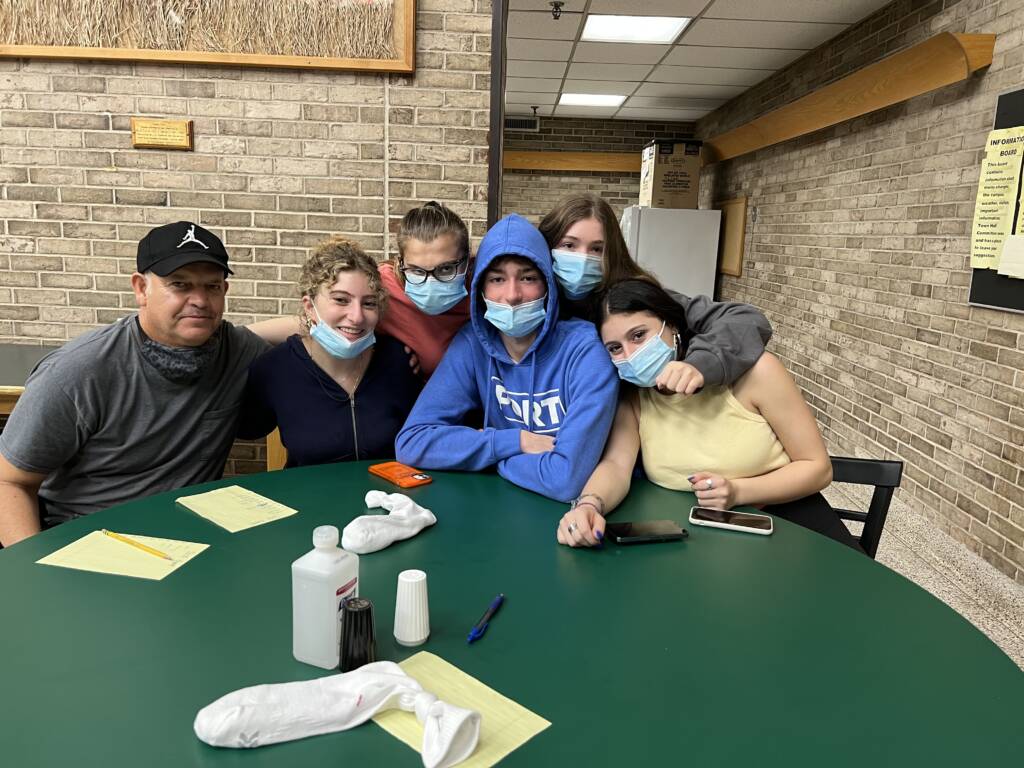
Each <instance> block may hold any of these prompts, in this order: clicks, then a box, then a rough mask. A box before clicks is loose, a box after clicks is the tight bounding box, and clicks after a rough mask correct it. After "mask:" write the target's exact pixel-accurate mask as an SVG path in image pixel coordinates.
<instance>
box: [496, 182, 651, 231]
mask: <svg viewBox="0 0 1024 768" xmlns="http://www.w3.org/2000/svg"><path fill="white" fill-rule="evenodd" d="M501 183H502V189H501V208H502V213H503V214H504V213H518V214H520V215H522V216H525V217H526V218H528V219H529V220H530V221H532V222H533V223H534V224H539V223H540V220H541V219H542V218H544V216H545V215H546V214H547V213H548V212H549V211H550V210H551V209H552V208H554V207H555V204H556V203H558V201H559V200H561V199H562V198H563V197H565V196H566V195H568V194H570V193H572V192H596V193H597V194H599V195H601V197H603V198H604V199H605V200H607V201H608V203H609V204H610V205H611V206H612V208H613V209H614V210H615V214H616V215H620V214H621V213H622V209H623V208H625V207H626V206H627V205H636V201H637V200H638V199H639V197H640V174H639V173H613V174H607V173H591V172H586V171H580V172H578V173H568V172H565V171H560V172H557V173H555V172H552V171H505V173H504V174H503V176H502V182H501Z"/></svg>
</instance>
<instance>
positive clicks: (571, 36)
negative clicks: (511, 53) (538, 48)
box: [508, 11, 583, 40]
mask: <svg viewBox="0 0 1024 768" xmlns="http://www.w3.org/2000/svg"><path fill="white" fill-rule="evenodd" d="M582 21H583V14H582V13H562V18H560V19H558V20H557V21H555V20H554V19H553V18H551V14H550V13H532V12H529V11H512V12H511V13H509V15H508V36H509V37H531V38H538V39H541V40H575V39H576V33H577V32H578V31H579V28H580V23H581V22H582Z"/></svg>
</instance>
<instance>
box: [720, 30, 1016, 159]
mask: <svg viewBox="0 0 1024 768" xmlns="http://www.w3.org/2000/svg"><path fill="white" fill-rule="evenodd" d="M995 41H996V36H995V35H961V34H954V33H951V32H943V33H941V34H939V35H935V36H934V37H931V38H929V39H928V40H925V41H924V42H923V43H919V44H918V45H915V46H913V47H912V48H908V49H907V50H905V51H901V52H900V53H896V54H893V55H892V56H889V57H888V58H886V59H883V60H882V61H879V62H876V63H875V64H871V65H869V66H867V67H864V68H863V69H860V70H858V71H856V72H854V73H853V74H851V75H848V76H846V77H844V78H842V79H841V80H837V81H835V82H833V83H829V84H828V85H826V86H824V87H822V88H819V89H818V90H816V91H814V92H813V93H810V94H808V95H807V96H804V97H802V98H800V99H797V100H796V101H794V102H792V103H791V104H787V105H785V106H784V107H779V108H778V109H776V110H773V111H771V112H769V113H767V114H765V115H762V116H761V117H758V118H755V119H754V120H752V121H750V122H749V123H747V124H746V125H741V126H739V127H737V128H733V129H732V130H730V131H726V132H725V133H722V134H720V135H718V136H715V137H713V138H710V139H705V141H704V147H705V150H707V160H708V162H717V161H719V160H728V159H730V158H733V157H738V156H740V155H745V154H747V153H748V152H753V151H755V150H758V149H763V148H764V147H769V146H771V145H773V144H778V143H780V142H783V141H789V140H790V139H795V138H797V137H798V136H804V135H806V134H808V133H812V132H814V131H818V130H821V129H822V128H828V127H829V126H833V125H837V124H838V123H842V122H844V121H846V120H850V119H852V118H855V117H860V116H861V115H866V114H867V113H869V112H874V111H875V110H878V109H882V108H883V107H888V106H891V105H893V104H898V103H899V102H901V101H906V100H907V99H911V98H913V97H915V96H920V95H921V94H923V93H928V92H929V91H933V90H935V89H936V88H942V87H943V86H946V85H951V84H952V83H957V82H960V81H961V80H966V79H967V78H968V77H970V76H971V73H973V72H975V71H977V70H978V69H981V68H982V67H986V66H988V65H989V64H991V63H992V50H993V48H994V47H995Z"/></svg>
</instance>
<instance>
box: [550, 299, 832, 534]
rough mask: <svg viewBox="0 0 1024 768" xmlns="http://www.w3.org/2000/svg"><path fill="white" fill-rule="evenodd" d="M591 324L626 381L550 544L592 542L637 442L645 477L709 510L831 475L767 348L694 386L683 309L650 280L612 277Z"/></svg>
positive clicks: (785, 496)
mask: <svg viewBox="0 0 1024 768" xmlns="http://www.w3.org/2000/svg"><path fill="white" fill-rule="evenodd" d="M598 329H599V331H600V333H601V339H602V341H603V342H604V345H605V347H606V349H607V350H608V353H609V355H611V358H612V362H613V363H615V366H616V368H617V369H618V371H619V376H620V377H621V378H622V379H623V381H627V382H629V383H631V384H633V385H634V387H635V388H623V395H622V397H621V398H620V402H619V407H618V412H617V413H616V416H615V423H614V425H613V426H612V432H611V435H610V436H609V438H608V443H607V445H606V446H605V451H604V455H603V456H602V458H601V462H600V463H599V464H598V466H597V468H596V469H595V470H594V473H593V474H592V475H591V477H590V479H589V480H588V481H587V484H586V486H585V487H584V489H583V493H582V494H581V495H580V496H579V497H578V499H577V501H576V502H575V503H574V506H573V508H572V509H570V510H569V512H567V513H566V514H565V516H564V517H563V518H562V520H561V522H560V523H559V527H558V533H557V538H558V541H559V542H561V543H563V544H569V545H570V546H592V545H594V544H596V543H598V541H599V538H598V536H597V535H596V534H597V533H599V532H602V531H603V530H604V516H605V515H606V514H607V513H609V512H610V511H611V510H613V509H614V508H615V507H616V506H617V505H618V504H619V503H620V502H621V501H622V499H623V498H625V496H626V494H627V493H628V492H629V485H630V478H631V475H632V471H633V466H634V464H635V463H636V458H637V454H638V452H641V451H642V454H643V462H644V470H645V471H646V473H647V476H648V477H649V478H650V480H651V481H652V482H654V483H657V484H658V485H662V486H664V487H666V488H672V489H676V490H685V491H693V492H694V493H695V494H696V495H697V499H698V503H700V504H701V505H702V506H706V507H715V508H718V509H731V508H732V507H735V506H740V505H753V506H765V505H777V504H783V503H785V502H792V501H796V500H800V499H804V498H805V497H809V496H811V495H812V494H816V492H817V491H820V490H821V489H822V488H824V487H825V486H826V485H828V484H829V482H831V480H832V466H831V462H830V460H829V457H828V452H827V451H826V449H825V443H824V440H822V437H821V433H820V431H819V430H818V425H817V423H816V422H815V420H814V415H813V414H812V413H811V410H810V408H809V407H808V406H807V403H806V402H805V401H804V399H803V396H802V395H801V393H800V390H799V388H798V387H797V385H796V382H795V381H793V378H792V377H791V376H790V375H789V373H788V372H787V371H786V369H785V368H784V367H783V366H782V364H781V363H780V362H779V360H778V359H777V358H776V357H775V356H774V355H771V354H769V353H767V352H766V353H764V354H763V355H762V356H761V358H760V359H759V360H758V362H757V363H755V364H754V366H753V367H752V368H751V369H750V370H749V371H748V372H747V373H746V374H744V375H743V376H742V377H741V378H740V379H739V380H737V381H736V383H735V384H733V385H732V387H708V388H707V389H704V390H701V387H702V385H703V383H704V381H703V377H702V376H701V374H700V373H699V372H698V371H697V370H696V369H695V368H693V367H692V366H690V365H687V364H686V363H683V362H679V361H680V360H681V359H682V357H683V356H684V354H685V350H686V342H687V339H688V337H689V331H688V329H687V326H686V317H685V315H684V314H683V313H682V310H681V308H680V307H679V305H678V304H676V303H675V302H674V301H673V300H672V297H671V296H669V295H668V294H667V293H666V292H665V291H664V289H662V288H661V287H660V286H658V285H657V284H656V283H653V282H651V281H648V280H625V281H622V282H619V283H616V284H615V285H613V286H611V287H610V288H609V289H608V291H607V292H606V294H605V295H604V297H603V299H602V301H601V319H600V323H599V328H598ZM822 504H824V501H823V500H822ZM824 506H825V507H826V509H827V504H824ZM828 512H831V510H828ZM831 514H832V515H833V516H834V514H835V513H834V512H831ZM836 519H837V520H838V518H836Z"/></svg>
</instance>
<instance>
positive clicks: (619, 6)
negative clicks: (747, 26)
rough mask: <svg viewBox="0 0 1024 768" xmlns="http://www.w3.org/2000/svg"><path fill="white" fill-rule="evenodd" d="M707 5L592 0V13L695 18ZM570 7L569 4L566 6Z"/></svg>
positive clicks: (699, 0)
mask: <svg viewBox="0 0 1024 768" xmlns="http://www.w3.org/2000/svg"><path fill="white" fill-rule="evenodd" d="M705 5H707V0H643V2H641V3H638V2H636V0H591V3H590V9H589V12H590V13H607V14H612V15H617V16H687V17H689V18H691V19H692V18H693V17H694V16H696V15H697V14H698V13H700V12H701V11H702V10H704V6H705ZM566 7H567V8H568V6H566Z"/></svg>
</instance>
